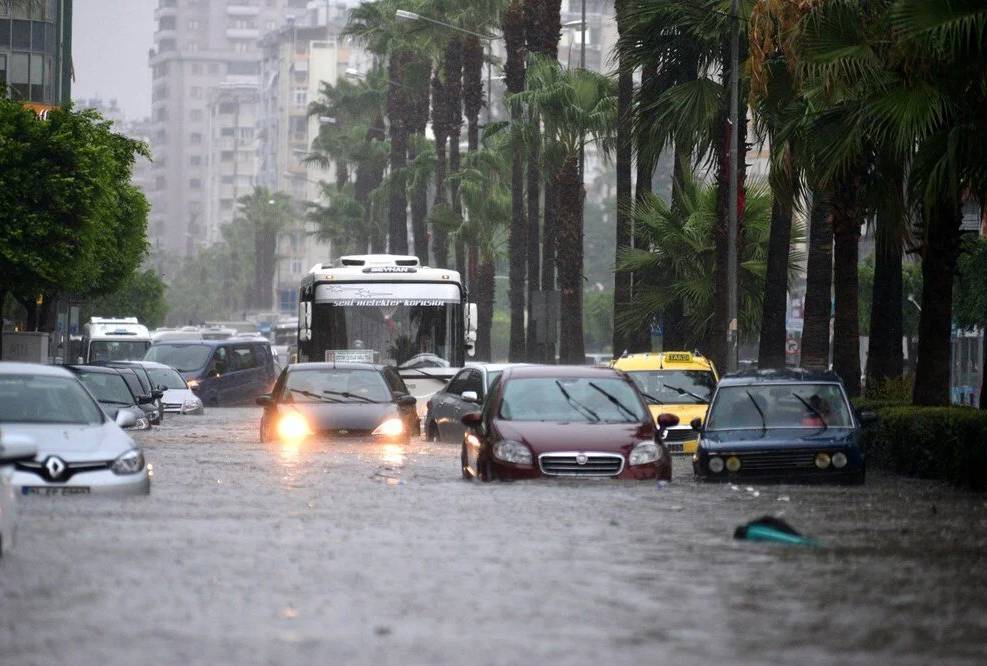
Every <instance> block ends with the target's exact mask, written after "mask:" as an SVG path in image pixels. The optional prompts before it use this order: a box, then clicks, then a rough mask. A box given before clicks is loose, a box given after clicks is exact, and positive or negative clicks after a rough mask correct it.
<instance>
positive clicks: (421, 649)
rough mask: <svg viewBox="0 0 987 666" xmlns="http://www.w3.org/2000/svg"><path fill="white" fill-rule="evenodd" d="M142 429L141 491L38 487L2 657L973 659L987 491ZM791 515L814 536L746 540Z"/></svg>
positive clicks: (230, 423)
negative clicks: (665, 477)
mask: <svg viewBox="0 0 987 666" xmlns="http://www.w3.org/2000/svg"><path fill="white" fill-rule="evenodd" d="M258 420H259V410H258V409H248V408H244V409H211V410H208V411H207V414H206V415H205V416H202V417H169V418H166V420H165V425H164V427H162V428H160V429H157V430H155V431H152V432H150V433H142V434H141V436H140V437H141V441H142V444H143V445H144V447H145V450H146V453H147V458H148V460H149V461H150V462H151V463H152V464H153V466H154V481H153V488H152V492H151V495H150V496H149V497H139V498H129V499H99V498H43V497H38V498H30V500H29V501H24V502H22V503H21V511H20V527H19V530H20V532H19V541H18V543H17V547H16V549H15V551H14V552H13V553H12V554H11V555H10V556H9V557H6V558H5V559H4V560H2V561H0V663H2V664H4V666H14V665H20V664H56V663H65V664H69V663H71V664H121V665H122V664H133V663H155V664H200V663H210V664H309V663H311V664H335V663H358V664H359V663H366V664H464V663H470V664H521V663H549V662H552V663H566V664H632V663H635V664H641V663H651V664H654V663H676V664H678V663H684V664H693V663H695V664H710V663H726V662H729V663H751V664H769V663H779V664H790V663H800V664H816V663H818V664H829V663H867V664H873V663H896V664H928V663H932V662H936V663H984V662H985V660H987V612H985V611H987V556H985V553H987V497H985V496H982V495H973V494H967V493H963V492H959V491H955V490H952V489H950V488H948V487H946V486H944V485H941V484H938V483H932V482H925V481H916V480H908V479H901V478H898V477H892V476H885V475H881V474H879V473H876V472H874V471H871V473H870V474H869V478H868V482H867V485H866V486H864V487H851V488H845V487H825V486H823V487H820V486H807V487H806V486H765V485H758V486H749V487H748V486H730V485H704V484H697V483H695V482H694V481H693V480H692V478H691V468H690V464H689V461H688V460H687V459H686V458H681V459H677V460H676V465H675V469H674V477H673V482H672V483H671V484H670V485H669V486H667V487H665V488H657V487H656V485H655V484H653V483H645V482H630V483H627V482H615V481H591V482H586V481H582V482H577V481H566V482H552V481H545V482H523V483H521V482H519V483H494V484H480V483H478V482H474V483H467V482H464V481H462V480H461V479H460V472H459V450H458V447H454V446H448V445H432V444H426V443H422V442H413V443H412V444H411V445H409V446H394V445H375V444H347V445H338V444H337V445H333V444H317V445H306V444H302V445H300V446H294V447H292V446H281V445H277V444H260V443H258V439H257V424H258ZM765 514H771V515H780V516H782V517H783V518H785V519H786V520H788V521H789V522H790V523H791V524H792V525H794V526H795V527H796V528H797V529H799V530H801V531H803V532H804V533H806V534H808V535H811V536H814V537H816V538H818V539H819V540H820V541H821V542H822V546H821V547H819V548H814V549H813V548H802V547H791V546H781V545H772V544H753V543H745V542H737V541H734V540H733V538H732V534H733V529H734V527H735V526H737V525H738V524H740V523H743V522H746V521H748V520H750V519H753V518H756V517H759V516H762V515H765Z"/></svg>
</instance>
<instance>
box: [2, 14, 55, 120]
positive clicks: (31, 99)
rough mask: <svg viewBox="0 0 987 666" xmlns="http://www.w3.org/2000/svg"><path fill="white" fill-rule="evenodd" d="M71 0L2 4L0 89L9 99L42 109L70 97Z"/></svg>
mask: <svg viewBox="0 0 987 666" xmlns="http://www.w3.org/2000/svg"><path fill="white" fill-rule="evenodd" d="M72 1H73V0H3V1H2V2H0V89H2V90H5V91H6V92H5V94H6V96H7V97H9V98H11V99H15V100H19V101H22V102H24V103H25V104H26V105H29V106H31V107H33V108H35V109H37V110H39V111H40V110H43V109H44V108H45V107H48V106H58V105H60V104H64V103H66V102H68V101H69V99H71V94H72V91H71V87H72V55H71V54H72ZM0 94H4V93H0Z"/></svg>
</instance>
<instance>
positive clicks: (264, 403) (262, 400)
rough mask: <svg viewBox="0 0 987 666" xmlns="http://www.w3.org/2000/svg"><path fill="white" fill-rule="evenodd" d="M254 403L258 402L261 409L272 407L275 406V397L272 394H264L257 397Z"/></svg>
mask: <svg viewBox="0 0 987 666" xmlns="http://www.w3.org/2000/svg"><path fill="white" fill-rule="evenodd" d="M254 402H256V403H257V404H258V405H260V406H261V407H270V406H271V405H273V404H274V396H272V395H271V394H270V393H264V394H261V395H259V396H257V397H256V398H255V399H254Z"/></svg>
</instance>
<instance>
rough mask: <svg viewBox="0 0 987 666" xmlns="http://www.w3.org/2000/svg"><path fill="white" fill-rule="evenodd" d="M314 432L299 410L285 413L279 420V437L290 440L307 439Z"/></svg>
mask: <svg viewBox="0 0 987 666" xmlns="http://www.w3.org/2000/svg"><path fill="white" fill-rule="evenodd" d="M311 433H312V431H311V430H309V427H308V422H307V421H306V420H305V417H304V416H302V415H301V414H299V413H297V412H292V413H290V414H285V415H284V416H282V417H281V420H279V421H278V437H280V438H281V439H283V440H285V441H288V442H297V441H300V440H303V439H305V438H306V437H308V436H309V435H310V434H311Z"/></svg>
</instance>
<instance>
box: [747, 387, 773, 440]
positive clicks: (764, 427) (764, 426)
mask: <svg viewBox="0 0 987 666" xmlns="http://www.w3.org/2000/svg"><path fill="white" fill-rule="evenodd" d="M744 393H746V394H747V397H748V398H750V399H751V403H753V405H754V409H756V410H757V413H758V414H760V415H761V432H767V431H768V420H767V419H766V418H764V410H763V409H761V405H759V404H757V400H755V399H754V396H753V395H751V392H750V391H744Z"/></svg>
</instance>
